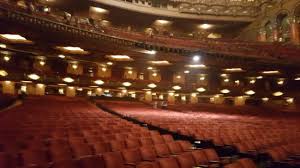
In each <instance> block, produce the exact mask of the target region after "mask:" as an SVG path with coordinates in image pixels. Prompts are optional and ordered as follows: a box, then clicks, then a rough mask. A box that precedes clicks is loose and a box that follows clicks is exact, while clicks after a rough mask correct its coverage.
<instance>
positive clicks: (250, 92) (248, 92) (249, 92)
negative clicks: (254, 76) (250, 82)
mask: <svg viewBox="0 0 300 168" xmlns="http://www.w3.org/2000/svg"><path fill="white" fill-rule="evenodd" d="M245 94H246V95H254V94H255V92H254V91H253V90H247V91H246V92H245Z"/></svg>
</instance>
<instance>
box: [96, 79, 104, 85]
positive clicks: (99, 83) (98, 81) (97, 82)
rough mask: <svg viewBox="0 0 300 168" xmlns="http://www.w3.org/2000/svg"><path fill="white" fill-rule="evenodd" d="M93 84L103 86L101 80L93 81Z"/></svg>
mask: <svg viewBox="0 0 300 168" xmlns="http://www.w3.org/2000/svg"><path fill="white" fill-rule="evenodd" d="M94 83H95V84H97V85H103V84H104V82H103V81H102V80H95V81H94Z"/></svg>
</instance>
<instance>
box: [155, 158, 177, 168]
mask: <svg viewBox="0 0 300 168" xmlns="http://www.w3.org/2000/svg"><path fill="white" fill-rule="evenodd" d="M158 162H159V166H160V168H180V167H179V165H178V163H177V160H176V159H175V158H173V157H170V158H161V159H158Z"/></svg>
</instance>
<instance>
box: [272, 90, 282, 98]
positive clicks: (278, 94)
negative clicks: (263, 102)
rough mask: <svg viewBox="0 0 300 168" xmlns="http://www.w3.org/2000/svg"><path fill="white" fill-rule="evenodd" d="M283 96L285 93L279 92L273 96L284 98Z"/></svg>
mask: <svg viewBox="0 0 300 168" xmlns="http://www.w3.org/2000/svg"><path fill="white" fill-rule="evenodd" d="M283 94H284V93H283V92H280V91H278V92H274V93H273V96H276V97H278V96H282V95H283Z"/></svg>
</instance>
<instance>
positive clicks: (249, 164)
mask: <svg viewBox="0 0 300 168" xmlns="http://www.w3.org/2000/svg"><path fill="white" fill-rule="evenodd" d="M238 163H239V164H241V165H242V166H243V168H256V167H257V166H256V165H255V163H254V162H253V161H252V160H251V159H248V158H244V159H239V160H238Z"/></svg>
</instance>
